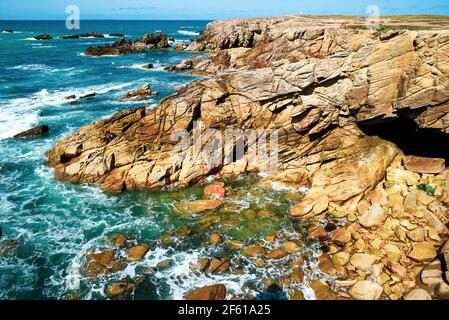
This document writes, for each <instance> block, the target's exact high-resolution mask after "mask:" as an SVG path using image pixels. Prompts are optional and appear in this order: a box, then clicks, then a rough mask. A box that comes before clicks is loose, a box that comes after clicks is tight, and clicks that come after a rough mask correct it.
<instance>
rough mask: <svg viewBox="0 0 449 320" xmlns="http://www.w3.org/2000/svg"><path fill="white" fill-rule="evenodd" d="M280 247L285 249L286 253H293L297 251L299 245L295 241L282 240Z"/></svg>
mask: <svg viewBox="0 0 449 320" xmlns="http://www.w3.org/2000/svg"><path fill="white" fill-rule="evenodd" d="M282 247H283V248H284V249H285V251H287V252H288V253H295V252H298V251H299V248H300V247H299V245H298V244H297V243H296V242H293V241H284V243H283V244H282Z"/></svg>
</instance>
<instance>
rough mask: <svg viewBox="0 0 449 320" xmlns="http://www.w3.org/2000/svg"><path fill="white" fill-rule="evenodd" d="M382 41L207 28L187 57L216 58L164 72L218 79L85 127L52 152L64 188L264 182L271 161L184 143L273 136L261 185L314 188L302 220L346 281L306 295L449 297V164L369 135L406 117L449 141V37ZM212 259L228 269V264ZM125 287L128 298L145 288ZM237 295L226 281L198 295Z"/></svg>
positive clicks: (293, 23)
mask: <svg viewBox="0 0 449 320" xmlns="http://www.w3.org/2000/svg"><path fill="white" fill-rule="evenodd" d="M382 31H383V32H377V31H376V32H371V31H370V30H367V29H366V28H362V27H358V22H357V21H353V20H350V21H348V20H345V19H339V18H319V17H304V16H287V17H277V18H266V19H239V20H226V21H218V22H213V23H210V24H209V25H208V26H207V28H206V30H205V31H204V33H203V34H202V37H201V38H200V39H198V40H195V41H193V42H192V43H191V44H190V45H188V46H185V45H183V47H182V48H177V50H186V51H204V52H208V53H209V55H208V57H207V58H206V59H204V60H198V61H191V62H187V61H183V63H182V64H180V65H178V66H175V67H172V68H169V69H168V71H188V72H194V71H196V72H198V73H200V74H207V75H210V76H211V77H210V78H206V79H202V80H197V81H194V82H192V83H191V84H189V85H187V86H186V87H184V88H183V89H181V90H180V91H179V92H177V93H176V94H174V95H172V96H170V97H167V98H165V99H164V100H162V101H161V103H160V105H159V106H158V107H157V108H155V109H152V110H146V109H145V108H138V109H134V110H127V111H123V112H120V113H118V114H115V115H114V116H112V117H111V118H109V119H106V120H101V121H97V122H95V123H93V124H91V125H88V126H86V127H83V128H81V129H79V130H78V131H77V132H75V133H74V134H72V135H70V136H68V137H66V138H64V139H63V140H61V141H60V142H58V143H57V144H56V145H55V147H54V148H53V149H52V150H50V151H49V152H48V153H47V156H48V163H47V164H48V165H49V166H51V167H53V168H54V170H55V176H56V178H58V179H60V180H64V181H69V182H72V183H96V184H98V185H100V186H101V188H102V189H103V190H105V191H110V192H120V191H124V190H135V189H150V190H155V189H161V188H164V187H167V186H176V187H187V186H190V185H193V184H198V183H203V182H204V181H205V179H206V178H207V177H209V176H214V177H218V178H219V177H226V176H239V175H243V174H248V173H257V172H261V171H263V168H265V167H266V163H265V162H258V161H256V162H254V161H252V160H251V154H250V153H249V151H247V152H245V154H244V155H243V157H241V158H240V159H237V160H235V161H234V162H231V163H224V162H218V163H212V164H207V165H205V164H203V163H197V162H195V161H193V160H191V159H190V158H183V157H178V158H177V157H173V156H172V151H173V149H174V147H175V146H174V143H173V141H172V140H171V139H170V138H171V136H172V135H173V134H176V132H178V131H180V130H185V131H188V132H191V131H192V130H193V128H194V125H195V123H196V124H199V128H200V130H201V131H206V130H207V129H214V130H217V131H218V132H219V133H224V131H225V130H226V129H228V128H233V129H241V130H245V129H255V130H262V131H264V132H267V131H275V132H276V133H277V137H278V139H277V145H278V162H277V167H276V168H275V170H274V172H271V173H270V175H269V176H267V177H265V178H264V179H263V180H267V181H268V180H269V181H276V182H278V183H283V184H285V185H288V186H293V187H295V188H301V187H306V188H308V190H309V191H308V192H307V194H306V195H305V196H304V197H303V198H302V199H301V200H300V201H298V203H297V204H296V205H294V206H293V207H292V208H291V211H290V216H291V217H292V219H301V220H307V221H309V222H310V227H309V230H308V234H309V237H310V238H311V239H316V240H319V241H320V242H321V245H322V255H321V257H320V258H319V268H320V270H321V272H322V273H324V274H327V275H329V276H331V277H334V278H335V279H336V280H335V284H330V283H327V282H326V281H325V280H323V279H315V280H314V281H312V282H311V283H310V287H311V288H312V289H313V290H314V292H315V297H316V298H317V299H319V300H326V299H332V300H334V299H357V300H377V299H383V300H384V299H389V300H399V299H405V300H430V299H449V282H448V280H447V279H448V272H449V270H448V269H447V268H448V267H447V266H448V265H449V242H447V239H448V237H449V230H448V228H447V225H448V222H449V212H448V205H449V184H448V181H449V180H448V178H449V177H448V175H449V169H446V166H445V159H443V158H439V157H429V156H427V155H424V154H407V153H405V151H404V150H402V149H401V146H400V145H398V144H396V143H395V142H394V141H389V140H386V139H382V138H380V137H379V135H381V132H379V133H378V134H367V133H366V130H365V129H364V128H365V127H369V126H375V125H377V124H384V123H392V124H394V123H395V121H401V120H402V119H407V120H410V121H412V122H413V123H414V124H416V127H417V128H418V129H420V130H431V131H432V132H434V133H435V134H439V135H442V136H444V137H445V136H446V135H447V134H448V133H449V125H448V124H449V81H448V80H447V78H448V75H449V68H448V67H447V66H448V63H449V26H446V25H444V24H443V25H435V26H434V28H430V29H429V28H424V27H420V28H419V27H416V25H413V28H411V27H410V28H407V27H406V26H403V25H401V26H400V27H395V28H394V29H393V30H382ZM167 47H168V39H167V38H166V37H165V36H163V35H160V34H156V35H146V36H144V37H143V38H142V39H140V40H137V41H128V40H124V39H121V40H118V41H117V42H116V43H114V44H113V45H110V46H109V45H106V46H102V47H98V48H89V49H87V50H86V55H104V54H126V53H132V52H143V51H145V50H148V49H149V48H151V49H158V48H167ZM146 93H147V92H145V94H146ZM137 96H139V94H137ZM207 142H208V141H204V144H203V145H202V148H204V149H202V150H201V152H202V151H204V152H205V151H206V150H205V149H206V145H207ZM431 143H432V141H429V145H430V144H431ZM232 147H234V148H235V145H233V146H232ZM192 148H193V147H189V149H188V150H187V151H186V152H193V150H192ZM206 188H207V187H206ZM209 188H210V189H213V190H215V191H213V192H212V194H215V196H214V197H212V198H208V197H207V196H206V195H207V192H206V191H205V199H203V200H197V202H196V203H189V204H187V207H186V208H187V209H186V208H184V210H187V211H190V212H193V211H195V212H196V213H197V214H202V215H205V216H207V215H208V213H210V212H213V210H215V209H216V208H218V207H219V206H220V205H221V201H222V199H221V198H222V197H223V196H224V191H223V190H221V188H225V187H224V186H221V188H220V186H215V187H209ZM217 190H218V194H217ZM217 197H218V199H217ZM198 201H199V202H198ZM335 219H337V221H338V222H339V223H340V226H339V227H338V228H333V229H332V230H326V221H330V220H335ZM218 239H219V237H218V238H217V236H215V237H214V239H211V241H214V242H215V241H219V240H218ZM247 249H248V248H247ZM294 250H295V245H294V244H291V243H284V245H283V246H282V247H280V248H276V249H273V250H271V251H269V252H266V250H265V249H264V248H262V247H257V248H255V247H254V248H251V250H250V254H254V256H257V257H263V259H282V258H283V257H285V256H286V255H288V254H289V252H291V251H294ZM251 252H253V253H251ZM261 259H262V258H261ZM212 262H213V261H203V263H202V265H203V267H204V268H210V265H211V264H212ZM213 263H214V265H216V266H218V267H217V268H220V267H221V268H224V267H223V266H226V263H228V261H227V260H220V259H219V261H214V262H213ZM109 267H110V266H108V268H109ZM301 272H303V271H302V269H301V264H297V265H296V266H295V268H294V269H292V274H293V277H296V279H297V281H299V282H301V281H302V280H301ZM118 287H119V288H124V291H125V292H129V291H130V290H132V289H131V288H132V287H133V284H129V283H128V284H123V283H121V284H118ZM112 289H114V288H112ZM112 289H110V290H109V291H108V292H109V293H110V295H112V296H114V294H113V293H111V292H112V291H111V290H112ZM119 291H120V290H119ZM225 297H226V288H225V287H224V286H222V285H219V284H218V285H215V286H208V287H206V288H202V289H199V290H196V291H193V292H191V293H189V294H186V298H187V299H188V298H194V299H201V298H208V299H214V298H215V299H224V298H225ZM296 297H299V298H300V297H301V292H297V295H296Z"/></svg>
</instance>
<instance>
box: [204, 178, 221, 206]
mask: <svg viewBox="0 0 449 320" xmlns="http://www.w3.org/2000/svg"><path fill="white" fill-rule="evenodd" d="M224 196H225V189H224V183H223V182H219V183H214V184H210V185H208V186H206V187H205V188H204V198H206V199H211V200H220V201H223V200H224Z"/></svg>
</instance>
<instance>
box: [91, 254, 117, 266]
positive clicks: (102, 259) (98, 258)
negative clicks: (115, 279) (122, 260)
mask: <svg viewBox="0 0 449 320" xmlns="http://www.w3.org/2000/svg"><path fill="white" fill-rule="evenodd" d="M86 258H87V259H89V260H92V261H94V262H96V263H99V264H101V265H102V266H104V267H106V268H109V267H110V266H111V264H112V261H113V260H114V258H115V253H114V251H111V250H106V251H103V252H100V253H93V252H91V253H88V254H86Z"/></svg>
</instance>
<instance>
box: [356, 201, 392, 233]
mask: <svg viewBox="0 0 449 320" xmlns="http://www.w3.org/2000/svg"><path fill="white" fill-rule="evenodd" d="M386 217H387V216H386V214H385V213H384V210H383V208H382V206H381V205H380V204H378V203H375V204H373V205H372V206H371V207H369V208H368V210H366V211H365V213H364V214H363V215H362V216H361V217H360V218H359V222H360V224H361V225H362V226H364V227H365V228H371V227H378V226H380V225H381V223H382V222H384V220H385V218H386Z"/></svg>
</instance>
